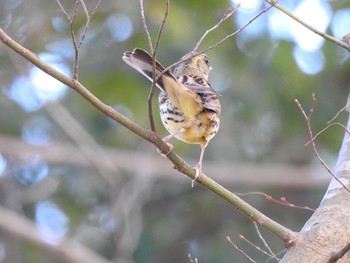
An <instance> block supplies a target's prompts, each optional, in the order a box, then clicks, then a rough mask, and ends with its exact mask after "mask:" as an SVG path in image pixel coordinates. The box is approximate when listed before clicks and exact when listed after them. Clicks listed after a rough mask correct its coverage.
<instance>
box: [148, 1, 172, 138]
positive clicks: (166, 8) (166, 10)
mask: <svg viewBox="0 0 350 263" xmlns="http://www.w3.org/2000/svg"><path fill="white" fill-rule="evenodd" d="M168 14H169V0H166V1H165V12H164V17H163V20H162V23H161V25H160V27H159V31H158V35H157V39H156V44H155V47H154V50H153V52H152V73H153V81H152V85H151V89H150V91H149V94H148V117H149V121H150V126H151V130H152V131H153V132H156V126H155V125H154V118H153V108H152V98H153V94H154V89H155V86H156V81H157V76H156V60H157V59H156V56H157V51H158V47H159V43H160V38H161V36H162V32H163V29H164V25H165V22H166V19H167V17H168Z"/></svg>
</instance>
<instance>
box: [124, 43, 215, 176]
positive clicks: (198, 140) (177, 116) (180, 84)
mask: <svg viewBox="0 0 350 263" xmlns="http://www.w3.org/2000/svg"><path fill="white" fill-rule="evenodd" d="M185 58H186V56H185V57H183V58H182V59H185ZM123 60H124V61H125V62H126V63H127V64H129V65H130V66H131V67H133V68H134V69H136V70H137V71H138V72H140V73H141V74H143V75H144V76H146V77H147V78H148V79H150V80H151V81H152V80H153V76H152V57H151V56H150V55H149V54H148V53H147V52H146V51H144V50H142V49H140V48H136V49H134V50H133V51H132V52H130V51H127V52H125V53H124V56H123ZM164 69H165V68H164V67H163V66H162V65H161V64H160V63H159V62H158V61H157V62H156V77H158V76H159V75H160V73H161V72H162V71H163V70H164ZM210 70H211V66H210V65H209V60H208V57H207V56H206V55H205V54H200V55H198V56H195V57H193V58H190V59H189V60H186V61H185V62H182V63H180V64H179V65H177V66H176V67H175V68H174V70H173V73H170V72H169V71H167V72H165V73H163V74H162V75H161V76H160V77H159V78H158V79H157V83H156V85H157V86H158V87H159V88H160V90H161V92H160V94H159V100H158V101H159V111H160V117H161V120H162V122H163V125H164V127H165V128H166V129H167V130H168V131H169V133H170V134H169V135H168V136H166V137H165V138H164V141H166V142H167V141H168V140H170V139H171V138H172V137H176V138H177V139H179V140H181V141H184V142H186V143H194V144H200V145H201V155H200V159H199V162H198V164H197V165H196V179H197V178H198V177H199V176H200V174H201V167H202V160H203V155H204V152H205V148H206V146H207V144H208V142H209V141H210V140H211V139H212V138H213V137H214V136H215V134H216V133H217V131H218V130H219V125H220V118H219V116H220V112H221V106H220V102H219V99H218V94H217V93H216V92H215V91H214V90H213V88H212V87H211V86H210V84H209V83H208V74H209V71H210Z"/></svg>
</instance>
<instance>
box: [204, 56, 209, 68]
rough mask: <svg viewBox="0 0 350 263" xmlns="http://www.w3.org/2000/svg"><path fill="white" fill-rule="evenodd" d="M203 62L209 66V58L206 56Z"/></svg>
mask: <svg viewBox="0 0 350 263" xmlns="http://www.w3.org/2000/svg"><path fill="white" fill-rule="evenodd" d="M204 62H205V64H207V65H208V66H209V59H208V58H207V57H205V58H204Z"/></svg>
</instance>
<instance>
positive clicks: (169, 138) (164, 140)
mask: <svg viewBox="0 0 350 263" xmlns="http://www.w3.org/2000/svg"><path fill="white" fill-rule="evenodd" d="M181 132H183V129H181V130H179V131H178V132H175V133H171V134H169V135H167V136H165V137H164V138H163V139H162V140H163V142H165V143H166V144H167V145H168V146H169V151H168V152H167V153H166V154H164V153H162V152H160V151H159V149H157V151H158V152H159V153H160V155H161V156H162V157H164V158H167V157H168V155H169V154H170V153H171V151H172V150H173V148H174V146H173V145H172V144H171V143H170V142H169V141H170V140H171V139H172V138H174V137H175V136H176V135H178V134H179V133H181Z"/></svg>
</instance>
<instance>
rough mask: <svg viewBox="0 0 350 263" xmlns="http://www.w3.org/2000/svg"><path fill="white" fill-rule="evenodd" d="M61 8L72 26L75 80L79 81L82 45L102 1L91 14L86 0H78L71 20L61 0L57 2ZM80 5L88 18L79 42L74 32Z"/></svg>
mask: <svg viewBox="0 0 350 263" xmlns="http://www.w3.org/2000/svg"><path fill="white" fill-rule="evenodd" d="M56 1H57V3H58V5H59V7H60V8H61V10H62V12H63V13H64V14H65V16H66V17H67V20H68V22H69V24H70V35H71V38H72V42H73V47H74V65H73V78H74V79H78V66H79V65H78V64H79V51H80V48H81V46H82V44H83V43H84V40H85V37H86V35H87V31H88V30H89V26H90V22H91V18H92V16H93V15H94V14H95V13H96V11H97V8H98V6H99V4H100V3H101V0H98V1H97V3H96V5H95V8H94V9H93V11H92V12H91V13H90V14H89V11H88V9H87V7H86V4H85V2H84V0H76V2H75V4H74V13H73V17H72V18H71V17H70V16H69V14H68V12H67V11H66V10H65V9H64V7H63V5H62V4H61V2H60V0H56ZM79 3H80V4H81V6H82V8H83V10H84V13H85V16H86V22H85V25H84V29H83V32H82V35H81V37H80V40H79V41H78V40H77V37H76V34H75V30H74V25H75V21H76V19H77V16H78V12H79V8H78V7H79Z"/></svg>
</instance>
